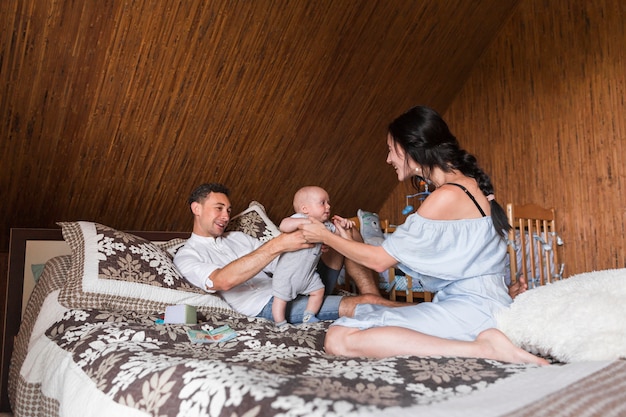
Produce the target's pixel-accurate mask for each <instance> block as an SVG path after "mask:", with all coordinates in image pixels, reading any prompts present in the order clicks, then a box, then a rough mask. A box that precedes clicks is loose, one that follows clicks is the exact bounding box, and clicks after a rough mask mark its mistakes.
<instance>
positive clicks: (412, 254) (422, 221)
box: [333, 213, 512, 340]
mask: <svg viewBox="0 0 626 417" xmlns="http://www.w3.org/2000/svg"><path fill="white" fill-rule="evenodd" d="M382 246H383V248H384V249H385V250H386V251H387V252H388V253H389V254H390V255H391V256H392V257H394V258H395V259H396V260H397V261H398V266H397V267H398V268H399V269H400V270H402V271H403V272H405V273H406V274H407V275H410V276H411V277H413V279H414V281H415V280H417V281H419V283H421V284H422V286H423V287H424V289H425V290H426V291H430V292H434V293H436V294H435V297H434V298H433V301H432V302H425V303H419V304H415V305H410V306H406V307H396V308H390V307H383V306H379V305H373V304H360V305H358V306H357V308H356V310H355V315H354V317H353V318H348V317H343V318H340V319H338V320H337V321H335V323H334V324H333V325H341V326H347V327H358V328H360V329H367V328H370V327H379V326H400V327H406V328H409V329H413V330H416V331H418V332H422V333H425V334H429V335H433V336H438V337H443V338H446V339H455V340H474V339H475V338H476V336H477V335H478V334H479V333H480V332H482V331H483V330H486V329H489V328H492V327H495V324H496V323H495V320H494V314H495V313H496V312H497V311H498V310H500V309H502V308H504V307H507V306H508V305H509V304H510V303H511V301H512V300H511V298H510V297H509V294H508V289H507V286H506V284H505V257H506V241H505V239H504V238H503V237H502V235H500V234H498V233H497V232H496V230H495V228H494V227H493V222H492V219H491V217H490V216H487V217H482V218H476V219H465V220H430V219H426V218H424V217H421V216H420V215H419V214H417V213H415V214H412V215H411V216H409V217H408V218H407V220H406V222H405V223H404V224H403V225H401V226H399V227H398V228H397V229H396V231H395V232H394V233H393V234H392V235H390V236H389V237H388V238H387V239H386V240H385V241H384V242H383V244H382Z"/></svg>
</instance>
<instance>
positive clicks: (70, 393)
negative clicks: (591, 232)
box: [2, 204, 626, 417]
mask: <svg viewBox="0 0 626 417" xmlns="http://www.w3.org/2000/svg"><path fill="white" fill-rule="evenodd" d="M60 226H61V227H60V228H59V229H12V231H11V247H10V259H9V270H10V271H9V281H8V287H9V288H8V292H7V311H6V312H5V318H6V320H5V322H6V324H5V332H4V339H3V340H4V345H3V349H2V411H8V410H9V403H8V402H7V401H8V400H10V407H11V409H12V412H13V413H14V415H15V416H74V415H77V416H78V415H80V416H83V415H102V416H111V415H123V416H230V417H233V416H238V417H244V416H245V417H253V416H377V415H397V416H404V415H406V416H409V415H411V416H414V415H428V416H455V415H459V416H461V415H462V416H473V415H476V416H500V415H509V416H524V415H532V416H551V417H552V416H559V415H563V416H565V415H568V416H569V415H577V416H592V415H602V416H609V415H625V414H626V361H625V360H624V359H620V355H619V354H616V353H615V352H614V351H612V352H609V353H608V354H605V355H604V356H601V357H599V358H593V359H594V360H577V359H578V358H579V357H580V356H579V357H576V358H574V359H573V360H571V361H570V362H569V363H563V362H562V360H560V359H559V353H558V352H556V351H554V352H553V351H550V350H549V349H548V350H543V351H542V350H541V346H540V343H539V342H538V341H533V340H530V339H528V338H527V340H526V342H527V343H531V344H535V346H536V349H538V351H539V353H542V354H544V355H546V356H547V357H551V358H552V360H553V361H554V362H555V363H554V364H553V365H551V366H547V367H538V366H534V365H514V364H507V363H500V362H497V361H491V360H482V359H471V358H458V357H395V358H388V359H378V360H374V359H366V358H343V357H334V356H329V355H326V354H325V353H324V350H323V339H324V334H325V331H326V329H327V328H328V326H329V324H330V323H328V322H320V323H314V324H308V325H298V326H293V325H288V326H285V327H281V328H276V327H275V326H274V324H273V323H271V322H269V321H266V320H262V319H253V318H248V317H245V316H242V315H240V314H237V313H236V312H234V311H233V310H231V309H230V308H229V307H228V305H226V304H225V303H224V302H223V301H222V300H221V299H220V298H219V297H217V296H214V295H206V294H202V293H201V292H199V291H197V290H196V289H194V288H193V287H191V286H189V285H188V284H187V283H186V281H184V279H183V278H182V277H180V276H179V275H177V271H176V270H175V268H174V267H173V264H172V263H171V257H172V256H173V254H174V253H175V251H176V248H177V247H179V246H180V245H181V244H183V243H184V239H185V238H186V237H188V235H189V233H174V232H122V231H118V230H115V229H113V228H111V227H107V226H104V225H100V224H98V223H93V222H66V223H61V224H60ZM229 228H230V229H236V230H241V231H244V232H246V233H250V234H252V235H253V236H255V237H257V238H259V239H261V240H267V239H271V238H272V236H274V235H275V233H277V230H276V229H275V226H274V225H273V224H272V223H271V221H270V220H269V219H267V217H266V215H265V213H264V210H263V208H262V206H261V205H258V204H251V206H250V208H249V209H248V210H246V211H245V212H243V213H241V214H240V215H238V216H236V217H235V218H234V219H233V221H232V222H231V224H230V226H229ZM35 278H36V279H35ZM35 281H36V284H35V285H33V283H34V282H35ZM533 291H535V290H533ZM527 298H529V297H527ZM516 303H517V301H516ZM516 303H514V304H516ZM171 305H188V306H193V307H195V309H196V312H197V318H198V322H197V324H165V323H162V319H163V312H164V311H165V309H166V307H167V306H171ZM517 313H519V314H524V311H521V312H520V311H518V312H517ZM510 318H511V319H512V320H513V319H514V318H515V316H514V315H511V317H510ZM222 326H229V327H230V328H231V329H233V330H234V331H235V332H236V337H235V338H234V339H230V340H227V341H224V342H217V343H205V344H199V343H192V342H191V340H190V338H189V337H188V331H189V330H205V331H209V330H213V329H218V328H220V327H222ZM609 330H610V329H609ZM516 337H518V339H519V343H520V344H523V343H524V340H523V339H524V335H517V336H516ZM621 337H623V335H622V336H621ZM620 340H622V341H623V339H619V337H618V340H617V342H619V341H620ZM527 347H528V348H529V350H532V349H533V347H532V346H527ZM551 354H553V356H550V355H551ZM555 357H556V359H555ZM566 359H567V358H566ZM7 382H8V384H7ZM7 385H8V389H7Z"/></svg>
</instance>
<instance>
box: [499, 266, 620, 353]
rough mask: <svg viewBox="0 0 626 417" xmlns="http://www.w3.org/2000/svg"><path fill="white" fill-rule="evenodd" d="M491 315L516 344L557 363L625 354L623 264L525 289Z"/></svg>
mask: <svg viewBox="0 0 626 417" xmlns="http://www.w3.org/2000/svg"><path fill="white" fill-rule="evenodd" d="M496 319H497V322H498V328H499V329H500V330H501V331H502V332H504V333H505V334H506V335H507V336H508V337H509V339H511V341H512V342H513V343H514V344H515V345H517V346H519V347H521V348H523V349H525V350H528V351H529V352H532V353H536V354H540V355H544V356H551V357H553V358H555V359H557V360H559V361H560V362H580V361H599V360H612V359H617V358H620V357H626V269H609V270H603V271H597V272H588V273H583V274H579V275H575V276H572V277H570V278H568V279H565V280H563V281H557V282H555V283H552V284H548V285H545V286H542V287H538V288H535V289H532V290H528V291H526V292H525V293H523V294H520V295H518V296H517V297H516V298H515V300H514V302H513V303H512V304H511V306H510V307H509V308H508V309H505V310H503V311H502V312H500V314H498V315H497V316H496Z"/></svg>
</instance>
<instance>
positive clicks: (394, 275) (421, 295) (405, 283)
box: [380, 220, 433, 303]
mask: <svg viewBox="0 0 626 417" xmlns="http://www.w3.org/2000/svg"><path fill="white" fill-rule="evenodd" d="M380 226H381V228H382V229H383V232H384V233H385V234H389V233H393V232H395V231H396V227H395V226H392V225H390V224H389V221H388V220H381V221H380ZM388 279H389V282H390V284H391V288H390V291H389V299H390V300H392V301H396V299H397V297H398V296H401V297H405V298H406V301H407V302H409V303H413V302H416V301H417V300H419V299H422V300H424V301H432V299H433V294H432V293H430V292H428V291H424V290H423V289H422V288H421V287H419V286H414V285H413V277H411V276H410V275H406V274H403V273H401V272H400V271H399V270H397V269H396V268H395V267H394V266H392V267H391V268H389V278H388Z"/></svg>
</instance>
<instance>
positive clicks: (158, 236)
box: [0, 228, 190, 412]
mask: <svg viewBox="0 0 626 417" xmlns="http://www.w3.org/2000/svg"><path fill="white" fill-rule="evenodd" d="M129 233H132V234H134V235H136V236H140V237H143V238H144V239H148V240H151V241H154V242H160V241H167V240H170V239H174V238H184V239H186V238H188V237H189V235H190V233H189V232H163V231H147V232H146V231H129ZM69 253H70V248H69V246H68V245H67V244H66V243H65V241H64V240H63V234H62V233H61V229H26V228H12V229H11V235H10V242H9V267H8V275H7V290H6V294H3V296H4V297H5V311H4V312H3V322H2V323H1V325H2V352H1V353H2V355H1V357H0V359H1V362H0V363H1V364H2V367H1V368H0V377H1V378H0V412H8V411H10V405H9V394H8V381H9V364H10V362H11V355H12V353H13V341H14V338H15V336H16V335H17V333H18V331H19V328H20V322H21V319H22V314H23V311H24V308H25V307H26V303H27V302H28V297H29V296H30V293H31V292H32V290H33V287H34V284H35V279H34V276H33V272H32V270H31V268H30V265H33V264H44V263H45V262H46V261H47V260H48V259H51V258H53V257H55V256H59V255H65V254H69Z"/></svg>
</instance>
